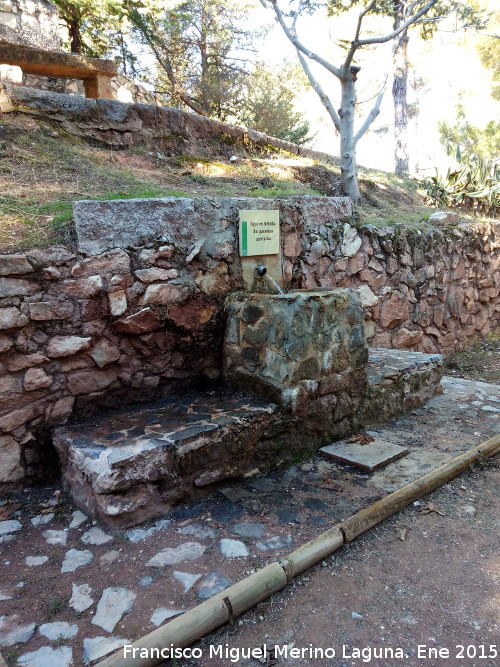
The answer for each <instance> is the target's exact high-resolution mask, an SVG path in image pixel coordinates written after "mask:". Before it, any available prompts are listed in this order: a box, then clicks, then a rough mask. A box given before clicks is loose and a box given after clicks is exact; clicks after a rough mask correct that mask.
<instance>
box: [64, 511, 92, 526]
mask: <svg viewBox="0 0 500 667" xmlns="http://www.w3.org/2000/svg"><path fill="white" fill-rule="evenodd" d="M71 516H72V519H71V523H70V524H69V527H70V528H78V527H79V526H81V525H82V523H85V521H87V520H88V516H86V515H85V514H84V513H83V512H81V511H80V510H75V511H74V512H73V514H72V515H71Z"/></svg>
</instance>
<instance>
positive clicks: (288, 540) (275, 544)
mask: <svg viewBox="0 0 500 667" xmlns="http://www.w3.org/2000/svg"><path fill="white" fill-rule="evenodd" d="M292 542H293V539H292V536H291V535H286V536H285V535H276V537H270V538H269V539H267V540H261V541H260V542H256V543H255V546H256V547H257V549H259V551H269V550H270V549H283V548H284V547H289V546H290V545H291V544H292Z"/></svg>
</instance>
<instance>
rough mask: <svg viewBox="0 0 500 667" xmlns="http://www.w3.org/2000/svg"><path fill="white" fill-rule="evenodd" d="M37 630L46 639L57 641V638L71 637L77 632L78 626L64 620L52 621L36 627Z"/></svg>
mask: <svg viewBox="0 0 500 667" xmlns="http://www.w3.org/2000/svg"><path fill="white" fill-rule="evenodd" d="M38 631H39V632H40V634H41V635H43V636H44V637H47V639H50V640H51V641H57V640H58V639H71V637H74V636H75V635H76V634H77V633H78V626H77V625H76V624H73V625H71V624H70V623H65V622H64V621H54V622H53V623H44V624H43V625H41V626H40V627H39V628H38Z"/></svg>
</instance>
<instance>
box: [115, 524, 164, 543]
mask: <svg viewBox="0 0 500 667" xmlns="http://www.w3.org/2000/svg"><path fill="white" fill-rule="evenodd" d="M171 523H172V522H171V521H170V520H169V519H162V520H161V521H157V522H156V523H155V524H154V525H153V526H151V527H150V528H132V530H127V531H126V532H125V535H126V536H127V538H128V540H129V542H133V543H134V544H135V543H136V542H141V541H142V540H145V539H146V538H148V537H151V535H153V534H154V533H156V532H158V531H159V530H164V529H165V528H168V527H169V526H170V524H171Z"/></svg>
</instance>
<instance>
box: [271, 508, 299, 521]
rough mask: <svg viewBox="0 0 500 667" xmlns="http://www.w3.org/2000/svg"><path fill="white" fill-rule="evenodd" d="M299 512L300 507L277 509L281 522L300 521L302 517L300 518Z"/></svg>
mask: <svg viewBox="0 0 500 667" xmlns="http://www.w3.org/2000/svg"><path fill="white" fill-rule="evenodd" d="M299 512H300V509H299V508H295V507H289V508H287V509H281V510H276V512H275V514H276V516H277V517H278V521H279V522H280V523H283V524H286V523H300V519H299V518H298V516H299Z"/></svg>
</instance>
